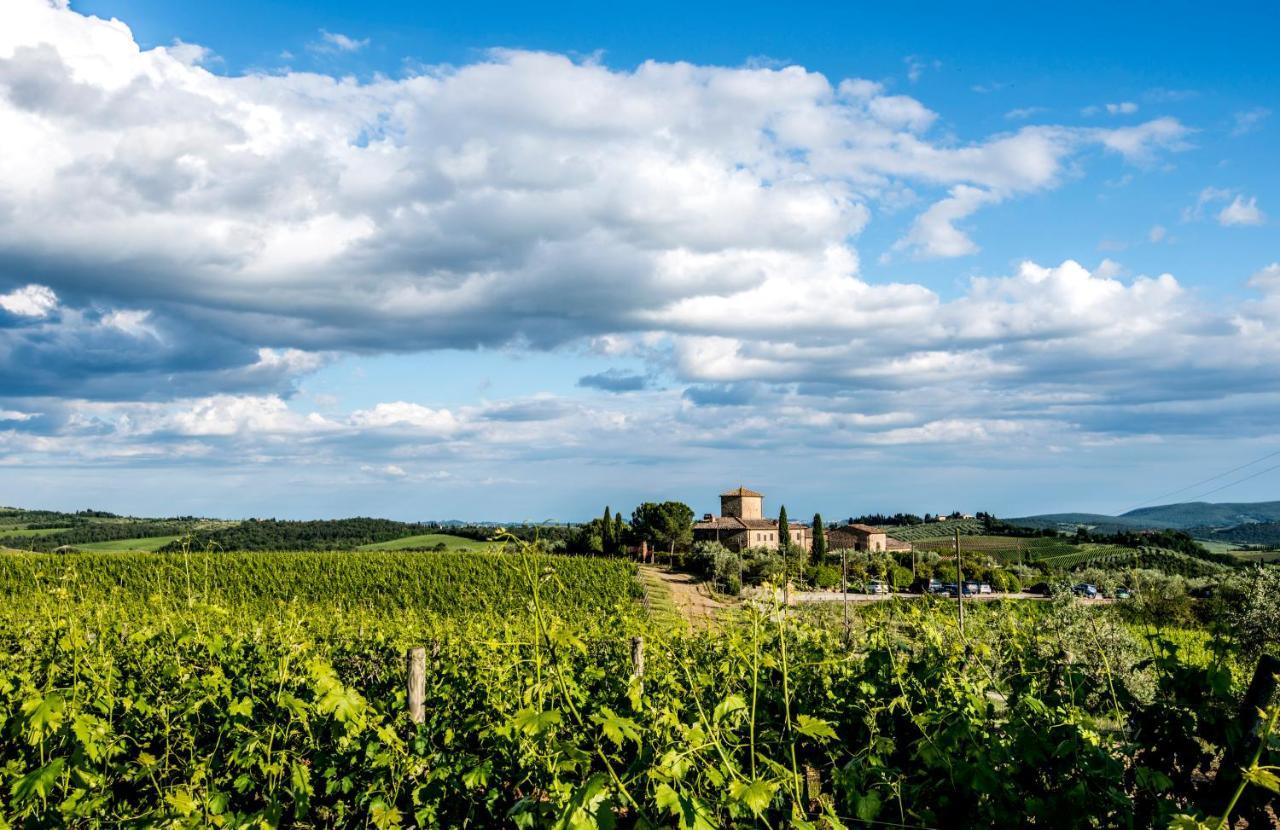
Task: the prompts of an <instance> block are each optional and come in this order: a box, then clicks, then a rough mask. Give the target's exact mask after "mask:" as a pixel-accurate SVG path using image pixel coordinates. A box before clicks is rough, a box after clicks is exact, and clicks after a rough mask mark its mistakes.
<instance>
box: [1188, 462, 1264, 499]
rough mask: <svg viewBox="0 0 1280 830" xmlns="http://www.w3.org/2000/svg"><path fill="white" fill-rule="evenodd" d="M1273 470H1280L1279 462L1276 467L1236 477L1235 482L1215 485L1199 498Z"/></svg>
mask: <svg viewBox="0 0 1280 830" xmlns="http://www.w3.org/2000/svg"><path fill="white" fill-rule="evenodd" d="M1272 470H1280V464H1277V465H1275V466H1274V467H1268V468H1267V469H1265V470H1259V471H1258V472H1256V473H1253V474H1251V475H1247V476H1245V477H1244V478H1241V479H1236V480H1235V481H1233V482H1231V483H1229V484H1224V485H1222V486H1221V487H1215V488H1214V489H1212V490H1210V491H1209V492H1208V493H1201V494H1200V495H1199V496H1198V498H1204V497H1205V496H1209V495H1213V494H1214V493H1216V492H1218V491H1219V490H1225V489H1227V488H1228V487H1235V486H1236V485H1237V484H1241V483H1243V482H1246V481H1248V480H1249V479H1251V478H1257V477H1258V476H1260V475H1263V474H1265V473H1269V472H1271V471H1272Z"/></svg>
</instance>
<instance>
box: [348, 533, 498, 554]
mask: <svg viewBox="0 0 1280 830" xmlns="http://www.w3.org/2000/svg"><path fill="white" fill-rule="evenodd" d="M441 542H443V543H444V544H446V545H448V546H449V550H477V551H483V550H492V549H494V548H496V547H498V545H497V543H495V542H478V541H476V540H475V539H467V538H464V537H462V536H450V535H449V534H447V533H423V534H421V535H418V536H405V537H403V538H400V539H392V540H391V541H389V542H374V543H373V544H371V545H361V546H360V547H358V548H356V550H410V549H421V548H430V547H434V546H436V545H438V544H440V543H441Z"/></svg>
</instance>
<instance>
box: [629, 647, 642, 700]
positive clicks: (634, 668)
mask: <svg viewBox="0 0 1280 830" xmlns="http://www.w3.org/2000/svg"><path fill="white" fill-rule="evenodd" d="M631 676H632V677H634V678H635V679H636V686H637V688H639V690H640V694H644V637H632V638H631Z"/></svg>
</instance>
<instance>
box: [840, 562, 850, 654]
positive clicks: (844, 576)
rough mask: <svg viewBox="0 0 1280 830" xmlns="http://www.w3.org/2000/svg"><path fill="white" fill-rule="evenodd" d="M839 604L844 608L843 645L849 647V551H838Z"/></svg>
mask: <svg viewBox="0 0 1280 830" xmlns="http://www.w3.org/2000/svg"><path fill="white" fill-rule="evenodd" d="M840 603H841V604H842V605H843V606H844V645H845V648H848V647H849V551H847V550H845V549H844V548H841V549H840Z"/></svg>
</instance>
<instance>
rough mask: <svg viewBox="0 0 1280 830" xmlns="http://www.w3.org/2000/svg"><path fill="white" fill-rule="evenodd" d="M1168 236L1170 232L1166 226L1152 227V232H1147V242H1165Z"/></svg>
mask: <svg viewBox="0 0 1280 830" xmlns="http://www.w3.org/2000/svg"><path fill="white" fill-rule="evenodd" d="M1168 235H1169V231H1168V229H1166V228H1165V226H1164V225H1152V226H1151V230H1149V231H1147V241H1148V242H1163V241H1164V239H1165V237H1166V236H1168Z"/></svg>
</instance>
